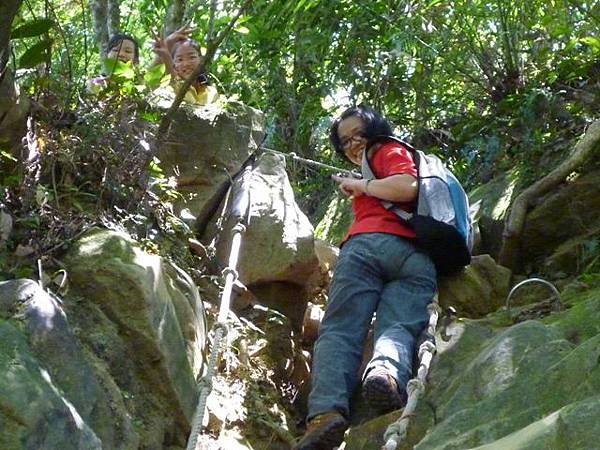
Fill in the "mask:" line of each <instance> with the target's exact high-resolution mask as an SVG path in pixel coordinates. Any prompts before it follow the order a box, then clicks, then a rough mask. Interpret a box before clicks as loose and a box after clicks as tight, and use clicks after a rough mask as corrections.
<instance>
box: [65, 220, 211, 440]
mask: <svg viewBox="0 0 600 450" xmlns="http://www.w3.org/2000/svg"><path fill="white" fill-rule="evenodd" d="M65 263H66V265H67V267H68V273H69V274H70V284H71V294H70V295H69V298H68V299H67V300H66V304H65V309H66V310H67V313H68V314H69V315H70V316H71V315H72V316H73V317H75V322H76V323H77V326H78V327H79V328H80V330H81V331H80V332H79V333H78V337H79V338H80V339H81V341H82V342H83V344H84V346H85V347H86V348H87V349H88V350H89V351H90V352H91V353H93V354H95V359H96V360H97V364H100V365H101V366H103V367H104V368H105V370H106V371H107V372H108V373H110V375H111V377H112V379H113V381H114V384H115V385H116V386H118V388H119V389H120V391H121V392H122V395H123V396H124V397H125V399H126V400H128V401H127V406H128V410H129V412H130V414H131V415H132V416H133V417H135V418H136V419H137V420H138V421H140V423H139V426H138V428H139V429H138V432H139V434H140V440H141V442H142V446H144V448H149V449H154V448H155V449H161V448H163V447H164V446H168V445H178V446H184V445H185V442H186V440H187V435H188V433H189V422H190V420H191V417H192V415H193V412H194V409H195V405H196V398H197V386H196V382H195V377H196V376H197V375H198V373H199V372H200V371H201V369H202V365H203V353H204V344H205V340H206V334H205V322H204V320H205V319H204V309H203V306H202V302H201V301H200V298H199V294H198V292H197V289H196V287H195V286H194V285H193V283H192V282H191V280H190V278H189V277H188V276H187V275H186V274H185V273H184V272H183V271H181V270H180V269H178V268H176V267H175V266H172V265H170V264H169V263H167V262H166V261H164V260H162V258H160V257H158V256H155V255H150V254H148V253H145V252H144V251H142V250H141V249H140V248H139V247H138V246H137V245H136V244H135V242H134V241H132V240H131V239H129V238H128V237H127V236H125V235H122V234H119V233H115V232H111V231H107V230H99V229H97V230H93V231H91V232H89V233H88V234H86V235H85V236H84V237H82V238H81V239H80V240H79V241H78V242H77V244H76V245H75V247H74V248H73V249H72V250H71V251H70V253H69V254H68V256H67V258H66V259H65Z"/></svg>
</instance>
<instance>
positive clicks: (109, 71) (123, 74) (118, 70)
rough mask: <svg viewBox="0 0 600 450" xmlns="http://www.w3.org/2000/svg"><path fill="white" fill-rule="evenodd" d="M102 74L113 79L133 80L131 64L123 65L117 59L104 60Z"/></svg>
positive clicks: (133, 71)
mask: <svg viewBox="0 0 600 450" xmlns="http://www.w3.org/2000/svg"><path fill="white" fill-rule="evenodd" d="M103 67H104V71H103V72H104V73H105V74H106V75H108V76H111V77H114V78H117V79H118V78H121V79H124V80H133V79H134V78H135V69H134V67H133V64H132V63H130V62H129V63H124V62H122V61H119V60H118V59H112V58H106V59H105V60H104V61H103Z"/></svg>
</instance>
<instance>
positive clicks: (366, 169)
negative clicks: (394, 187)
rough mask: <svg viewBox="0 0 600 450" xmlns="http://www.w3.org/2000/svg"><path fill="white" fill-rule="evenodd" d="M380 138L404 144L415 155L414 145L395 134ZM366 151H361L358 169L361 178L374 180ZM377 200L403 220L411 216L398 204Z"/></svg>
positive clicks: (373, 173)
mask: <svg viewBox="0 0 600 450" xmlns="http://www.w3.org/2000/svg"><path fill="white" fill-rule="evenodd" d="M381 140H386V141H394V142H397V143H399V144H400V145H403V146H405V147H406V148H407V149H408V150H409V151H410V152H411V153H412V154H413V157H414V156H415V155H416V151H415V149H414V147H412V146H411V145H410V144H407V143H406V142H404V141H402V140H401V139H399V138H397V137H396V136H382V139H381ZM367 153H368V152H363V154H362V161H361V166H360V171H361V173H362V177H363V179H365V180H375V179H377V177H376V176H375V172H373V169H372V168H371V164H370V162H369V158H368V156H367ZM415 164H416V161H415ZM379 201H380V202H381V204H382V205H383V207H384V208H385V209H387V210H390V211H392V212H393V213H394V214H396V215H397V216H398V217H400V218H401V219H403V220H405V221H408V220H409V219H410V218H412V216H413V214H412V213H409V212H408V211H405V210H403V209H402V208H400V207H399V206H398V205H396V204H395V203H393V202H389V201H387V200H379Z"/></svg>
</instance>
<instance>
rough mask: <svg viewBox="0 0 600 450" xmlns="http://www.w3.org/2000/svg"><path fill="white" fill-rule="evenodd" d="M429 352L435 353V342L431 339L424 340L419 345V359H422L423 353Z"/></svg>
mask: <svg viewBox="0 0 600 450" xmlns="http://www.w3.org/2000/svg"><path fill="white" fill-rule="evenodd" d="M425 352H429V353H431V354H433V353H435V344H434V343H433V342H431V341H424V342H423V343H422V344H421V345H420V346H419V359H420V360H421V359H423V353H425Z"/></svg>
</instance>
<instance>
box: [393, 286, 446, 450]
mask: <svg viewBox="0 0 600 450" xmlns="http://www.w3.org/2000/svg"><path fill="white" fill-rule="evenodd" d="M427 310H428V311H429V324H428V325H427V331H426V332H425V336H426V337H425V340H424V341H423V343H422V344H421V345H420V346H419V369H418V370H417V376H416V377H415V378H413V379H412V380H410V381H409V382H408V384H407V386H406V393H407V394H408V400H407V402H406V406H405V407H404V410H403V411H402V415H401V416H400V418H399V419H398V420H397V421H395V422H394V423H392V424H390V425H389V426H388V427H387V429H386V430H385V433H384V434H383V439H384V440H385V445H384V446H383V448H382V450H396V448H397V447H398V445H399V444H400V443H401V442H402V441H403V440H404V439H406V435H407V430H408V423H409V421H410V418H411V417H412V416H413V415H414V412H415V409H416V407H417V402H418V401H419V397H420V396H421V394H422V393H423V392H425V383H426V381H427V374H428V373H429V366H430V365H431V360H432V359H433V355H434V354H435V329H436V326H437V322H438V318H439V315H440V312H441V309H440V306H439V304H438V294H437V292H436V293H435V296H434V297H433V301H432V302H431V303H430V304H429V306H428V307H427Z"/></svg>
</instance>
